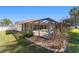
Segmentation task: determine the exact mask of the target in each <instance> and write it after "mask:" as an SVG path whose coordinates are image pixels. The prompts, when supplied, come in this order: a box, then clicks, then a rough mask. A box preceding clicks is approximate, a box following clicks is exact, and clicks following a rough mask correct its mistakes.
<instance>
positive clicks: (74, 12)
mask: <svg viewBox="0 0 79 59" xmlns="http://www.w3.org/2000/svg"><path fill="white" fill-rule="evenodd" d="M69 14H70V15H71V16H72V17H74V24H75V28H77V19H76V17H77V16H78V15H79V8H78V7H74V8H72V9H70V11H69Z"/></svg>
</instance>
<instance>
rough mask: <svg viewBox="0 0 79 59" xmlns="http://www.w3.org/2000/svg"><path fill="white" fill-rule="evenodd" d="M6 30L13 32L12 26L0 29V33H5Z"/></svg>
mask: <svg viewBox="0 0 79 59" xmlns="http://www.w3.org/2000/svg"><path fill="white" fill-rule="evenodd" d="M5 30H12V27H11V26H8V27H0V31H5Z"/></svg>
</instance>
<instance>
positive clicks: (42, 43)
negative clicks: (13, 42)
mask: <svg viewBox="0 0 79 59" xmlns="http://www.w3.org/2000/svg"><path fill="white" fill-rule="evenodd" d="M26 39H27V40H29V41H31V42H33V43H34V44H36V45H39V46H41V47H44V48H46V49H48V50H50V51H52V52H59V50H60V49H54V48H52V40H46V39H44V38H42V37H37V36H34V37H31V38H26ZM62 52H64V51H62Z"/></svg>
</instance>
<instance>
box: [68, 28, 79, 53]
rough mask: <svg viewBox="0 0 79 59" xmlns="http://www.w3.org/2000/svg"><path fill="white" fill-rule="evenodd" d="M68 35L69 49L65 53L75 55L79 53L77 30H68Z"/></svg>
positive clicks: (78, 31) (78, 30)
mask: <svg viewBox="0 0 79 59" xmlns="http://www.w3.org/2000/svg"><path fill="white" fill-rule="evenodd" d="M69 34H70V37H69V40H68V41H69V44H68V45H69V48H68V50H67V52H72V53H77V52H79V29H70V30H69Z"/></svg>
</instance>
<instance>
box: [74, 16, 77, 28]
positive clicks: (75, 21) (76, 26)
mask: <svg viewBox="0 0 79 59" xmlns="http://www.w3.org/2000/svg"><path fill="white" fill-rule="evenodd" d="M74 18H75V21H74V24H75V28H77V24H76V16H74Z"/></svg>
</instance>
